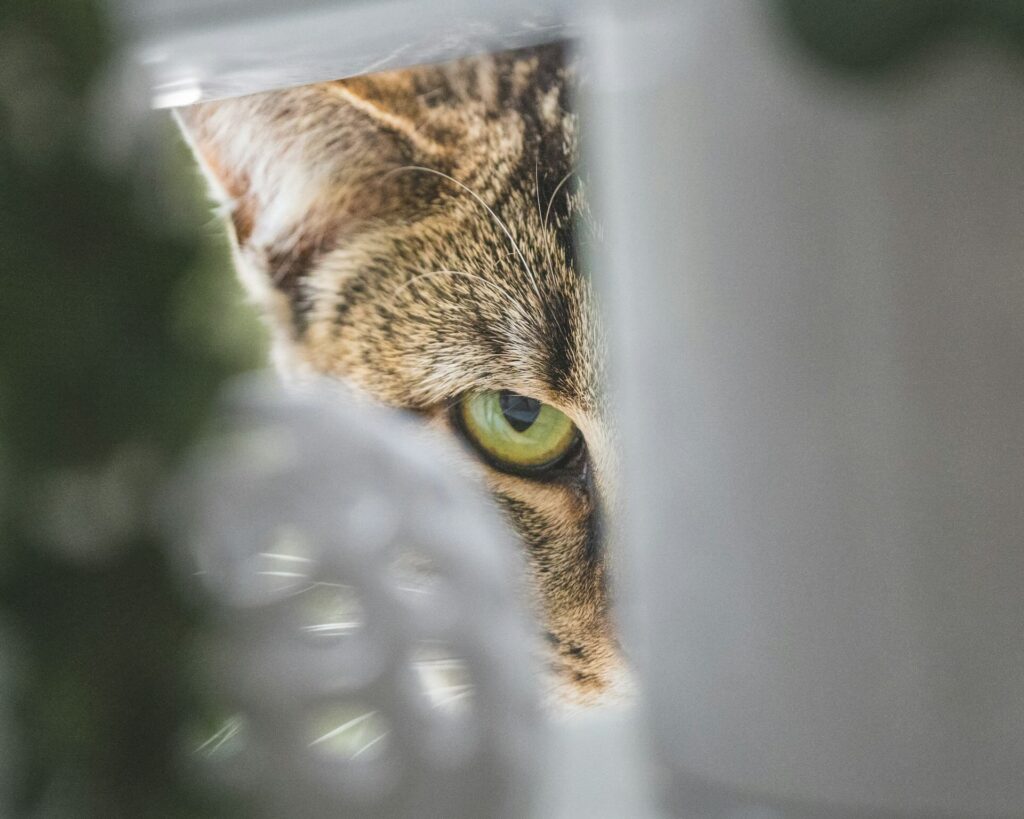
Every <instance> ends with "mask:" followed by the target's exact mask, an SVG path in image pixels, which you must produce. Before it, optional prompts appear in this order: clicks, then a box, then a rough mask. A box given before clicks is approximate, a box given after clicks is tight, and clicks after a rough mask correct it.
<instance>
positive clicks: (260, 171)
mask: <svg viewBox="0 0 1024 819" xmlns="http://www.w3.org/2000/svg"><path fill="white" fill-rule="evenodd" d="M570 85H571V72H570V69H569V68H568V67H567V66H566V64H565V62H564V59H563V49H562V48H560V47H558V46H547V47H542V48H537V49H531V50H527V51H522V52H516V53H509V54H503V55H497V56H493V57H479V58H473V59H468V60H463V61H460V62H457V63H452V64H449V65H446V66H438V67H423V68H416V69H410V70H405V71H397V72H391V73H386V74H378V75H374V76H369V77H360V78H356V79H351V80H346V81H340V82H331V83H324V84H320V85H314V86H308V87H304V88H297V89H291V90H284V91H277V92H271V93H266V94H260V95H256V96H251V97H244V98H239V99H232V100H227V101H223V102H212V103H206V104H203V105H199V106H194V107H192V108H189V109H183V110H181V111H180V112H179V119H180V121H181V123H182V126H183V129H184V130H185V132H186V135H187V136H188V138H189V140H190V142H191V144H192V146H193V148H194V150H195V152H196V154H197V156H198V157H199V159H200V161H201V163H202V164H203V165H204V167H205V170H206V171H207V173H208V175H209V176H210V177H211V179H212V183H213V186H214V188H215V191H216V193H217V194H218V195H219V196H220V197H221V199H222V202H223V204H224V205H225V207H226V210H227V215H228V216H229V218H230V221H231V224H232V226H233V231H234V241H235V255H236V260H237V263H238V266H239V268H240V272H241V274H242V276H243V279H244V280H245V281H246V282H247V283H248V285H249V287H250V289H251V290H252V291H253V292H254V293H255V294H256V295H257V297H258V298H259V300H260V301H261V302H262V303H263V305H264V306H265V308H266V309H267V311H268V313H269V315H270V318H271V326H272V328H273V330H274V331H275V334H276V337H277V347H278V354H279V356H280V358H281V360H282V361H283V362H284V364H285V366H286V367H290V368H311V369H312V370H314V371H317V372H321V373H327V374H329V375H332V376H336V377H340V378H344V379H345V380H346V381H348V382H349V383H351V384H353V385H355V386H356V387H358V388H360V389H361V390H364V391H365V392H366V393H368V394H369V395H370V396H372V397H374V398H375V399H377V400H379V401H382V402H384V403H387V404H390V405H393V406H398V407H403V408H407V409H411V410H414V411H416V412H418V413H421V414H422V415H423V416H425V417H426V418H427V420H428V421H429V423H431V424H432V425H433V426H435V427H436V428H438V429H441V430H444V431H445V432H447V433H448V434H452V435H458V431H457V429H456V428H455V427H454V426H453V425H452V423H451V421H450V413H449V408H450V407H451V405H452V404H453V402H455V401H456V400H457V399H458V398H459V397H460V396H462V395H464V394H466V393H468V392H470V391H474V390H481V389H508V390H513V391H515V392H518V393H521V394H524V395H529V396H532V397H534V398H537V399H539V400H542V401H545V402H547V403H549V404H551V405H553V406H554V407H556V408H558V409H560V410H561V411H562V412H564V413H565V414H566V415H568V416H569V417H570V418H571V419H572V420H573V421H574V422H575V423H576V425H577V426H578V427H579V429H580V430H581V432H582V434H583V436H584V439H585V449H584V450H583V453H582V455H581V456H580V457H579V458H577V459H575V460H574V461H573V462H572V463H571V464H568V465H567V466H566V467H565V468H564V469H561V470H559V471H558V472H557V473H556V474H553V475H551V476H545V478H544V479H543V480H537V479H531V478H524V477H519V476H515V475H510V474H506V473H504V472H500V471H498V470H496V469H493V468H491V467H489V466H488V465H486V464H484V463H483V462H482V461H481V460H479V459H477V458H475V457H473V456H472V455H469V454H468V452H467V462H468V463H471V464H472V469H473V470H475V471H476V472H478V473H480V474H481V475H482V476H483V478H484V479H485V481H486V482H487V484H488V486H489V488H490V490H491V492H492V493H493V495H494V497H495V498H496V499H497V501H498V503H499V505H500V506H501V508H502V509H503V510H504V511H505V513H506V514H507V517H508V519H509V520H510V522H511V523H512V525H513V526H514V527H515V529H516V530H517V531H518V533H519V535H520V536H521V538H522V540H523V542H524V544H525V546H526V549H527V555H528V559H529V564H530V567H531V570H532V576H533V579H534V581H535V588H536V591H537V598H538V603H539V606H540V609H541V611H542V614H543V619H544V621H545V631H546V634H547V636H548V640H549V642H550V644H551V651H552V654H551V664H552V668H553V669H554V671H555V672H556V674H557V678H558V680H559V682H560V684H561V685H560V690H561V693H563V694H565V695H567V696H568V697H570V698H571V699H574V700H576V701H582V702H589V701H594V700H595V699H597V698H599V697H600V696H602V695H603V694H605V693H606V692H607V691H608V690H609V689H610V688H611V687H613V683H614V682H615V681H616V679H617V677H618V669H619V662H618V659H617V656H618V652H617V647H616V641H615V638H614V636H613V633H612V628H611V624H610V620H609V614H608V595H607V579H606V559H605V553H604V549H605V544H604V542H603V535H602V527H601V526H600V520H601V516H602V514H603V510H604V509H605V508H606V507H607V506H608V505H609V503H610V495H611V491H612V487H611V478H610V476H611V473H612V456H611V446H610V441H609V433H608V428H607V424H606V418H605V417H604V410H603V405H602V399H601V380H602V375H601V363H600V362H601V360H602V359H601V355H600V350H601V344H600V337H599V332H598V328H597V325H596V321H595V316H594V309H593V302H592V295H591V290H590V286H589V284H588V282H587V280H586V278H585V277H584V276H582V275H581V272H580V270H579V267H578V264H577V261H576V258H575V246H576V243H575V237H574V235H573V231H574V228H577V227H579V226H581V225H582V226H583V227H584V228H586V227H587V226H588V225H589V221H588V219H587V211H586V205H585V199H584V195H583V193H582V190H581V187H580V185H579V182H578V180H577V179H575V178H574V174H572V171H573V168H574V163H575V160H576V150H577V125H576V118H575V117H574V116H573V114H571V113H570V112H569V109H568V102H569V94H570Z"/></svg>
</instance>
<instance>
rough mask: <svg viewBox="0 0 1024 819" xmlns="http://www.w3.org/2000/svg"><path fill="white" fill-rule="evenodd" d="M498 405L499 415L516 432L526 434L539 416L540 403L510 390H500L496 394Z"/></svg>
mask: <svg viewBox="0 0 1024 819" xmlns="http://www.w3.org/2000/svg"><path fill="white" fill-rule="evenodd" d="M498 403H499V405H500V406H501V414H502V415H504V416H505V420H506V421H508V425H509V426H510V427H512V429H514V430H515V431H516V432H526V430H528V429H529V428H530V427H531V426H533V422H534V421H536V420H537V416H538V415H540V408H541V403H540V401H538V400H537V399H536V398H527V397H526V396H525V395H519V394H518V393H514V392H512V391H511V390H502V391H501V392H500V393H498Z"/></svg>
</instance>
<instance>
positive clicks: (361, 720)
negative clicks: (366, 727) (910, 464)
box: [309, 710, 377, 748]
mask: <svg viewBox="0 0 1024 819" xmlns="http://www.w3.org/2000/svg"><path fill="white" fill-rule="evenodd" d="M376 713H377V712H376V711H375V710H374V711H367V712H366V713H365V714H361V715H360V716H358V717H354V718H353V719H350V720H349V721H348V722H346V723H343V724H341V725H339V726H338V727H337V728H333V729H331V730H330V731H328V732H327V733H326V734H324V735H323V736H320V737H317V738H316V739H314V740H313V741H312V742H311V743H309V747H310V748H312V747H313V746H314V745H319V744H320V743H321V742H327V740H329V739H334V738H335V737H336V736H338V734H343V733H345V732H346V731H347V730H349V728H355V727H356V726H357V725H361V724H362V723H364V722H366V720H368V719H371V718H372V717H374V716H375V715H376Z"/></svg>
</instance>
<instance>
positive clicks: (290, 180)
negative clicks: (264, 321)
mask: <svg viewBox="0 0 1024 819" xmlns="http://www.w3.org/2000/svg"><path fill="white" fill-rule="evenodd" d="M362 90H363V89H361V87H360V86H359V84H355V83H327V84H322V85H314V86H307V87H304V88H296V89H288V90H284V91H276V92H269V93H265V94H257V95H253V96H248V97H239V98H235V99H228V100H222V101H214V102H208V103H201V104H199V105H194V106H190V107H188V108H181V109H178V110H177V111H176V112H175V116H176V118H177V121H178V123H179V125H180V127H181V130H182V132H183V133H184V135H185V138H186V140H187V141H188V143H189V145H190V146H191V148H192V150H193V152H194V154H195V156H196V158H197V159H198V161H199V164H200V165H201V167H202V169H203V171H204V173H205V175H206V177H207V179H208V180H209V183H210V188H211V191H212V194H213V196H214V198H215V199H216V200H217V201H218V203H219V205H220V207H221V209H222V210H223V212H224V214H225V216H227V217H228V219H229V221H230V225H231V226H232V228H233V231H232V232H233V234H234V239H235V243H236V246H237V250H238V253H239V256H240V257H241V260H242V261H243V262H244V267H245V268H246V269H247V270H243V277H244V278H246V279H247V280H248V283H249V284H250V285H251V286H256V287H260V288H261V289H263V288H266V287H267V286H268V285H270V286H272V287H273V288H274V289H276V290H277V291H280V292H283V293H284V294H285V295H287V296H288V297H289V298H290V300H292V301H294V300H295V299H296V298H298V297H299V296H301V286H302V279H303V277H304V276H305V275H306V274H308V272H309V271H310V270H311V269H312V267H313V265H314V264H315V262H316V260H317V258H318V256H319V255H321V254H323V253H325V252H328V251H330V250H332V249H334V248H336V247H338V246H340V245H343V244H344V243H345V241H346V239H348V238H351V237H352V236H354V235H356V234H357V233H358V232H359V231H361V230H364V229H366V228H367V227H368V226H373V225H376V224H380V222H381V220H387V219H391V218H409V216H410V214H409V209H410V208H411V207H414V206H415V203H416V202H417V201H419V202H422V201H423V196H422V194H423V191H422V190H413V189H412V186H413V185H416V186H418V187H422V186H423V185H424V184H432V181H431V180H430V179H426V180H425V179H423V178H422V177H423V176H424V175H422V174H420V175H414V174H408V173H406V174H399V173H394V171H395V170H397V169H399V168H402V167H403V166H408V165H417V164H432V157H431V154H432V153H433V152H434V151H435V149H436V147H437V145H436V143H434V142H432V141H431V140H430V138H429V137H426V136H424V135H423V134H422V133H419V132H418V130H417V128H416V127H415V124H414V117H412V116H410V114H411V113H412V112H411V111H410V110H409V108H408V100H409V97H408V96H406V95H402V94H400V93H397V92H396V93H394V94H392V96H391V97H390V98H389V97H388V96H387V95H382V94H380V93H379V88H376V87H368V88H367V91H370V90H373V91H376V92H377V93H374V94H371V93H361V91H362ZM417 177H419V178H417ZM250 276H252V278H250ZM259 280H262V283H261V282H260V281H259Z"/></svg>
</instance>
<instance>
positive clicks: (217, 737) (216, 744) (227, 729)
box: [195, 717, 242, 754]
mask: <svg viewBox="0 0 1024 819" xmlns="http://www.w3.org/2000/svg"><path fill="white" fill-rule="evenodd" d="M241 730H242V720H240V719H239V718H238V717H232V718H231V719H229V720H228V721H227V722H226V723H225V724H224V725H223V726H221V728H220V729H219V730H218V731H217V732H216V733H215V734H214V735H213V736H211V737H210V738H209V739H208V740H206V742H204V743H203V744H202V745H200V746H199V747H198V748H196V750H195V753H197V754H198V753H201V752H202V751H206V750H207V748H209V750H208V751H207V753H208V754H213V753H215V752H216V751H217V749H218V748H220V747H221V746H222V745H223V744H224V743H225V742H227V741H228V740H230V739H232V738H233V737H235V736H237V735H238V732H239V731H241ZM211 745H213V747H212V748H211V747H210V746H211Z"/></svg>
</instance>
